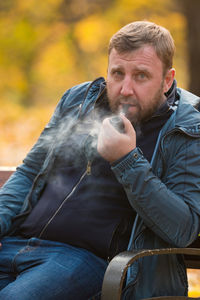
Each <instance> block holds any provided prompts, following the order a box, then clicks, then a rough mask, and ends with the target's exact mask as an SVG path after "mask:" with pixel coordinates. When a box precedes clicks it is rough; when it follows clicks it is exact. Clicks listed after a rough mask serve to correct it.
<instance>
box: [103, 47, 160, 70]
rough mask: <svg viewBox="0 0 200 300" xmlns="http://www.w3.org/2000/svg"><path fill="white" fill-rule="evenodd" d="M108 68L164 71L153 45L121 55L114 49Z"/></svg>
mask: <svg viewBox="0 0 200 300" xmlns="http://www.w3.org/2000/svg"><path fill="white" fill-rule="evenodd" d="M108 68H129V69H130V68H142V69H148V70H156V69H157V70H158V69H160V70H161V71H162V70H163V64H162V61H161V60H160V58H159V57H158V56H157V54H156V51H155V50H154V48H153V46H151V45H144V46H143V47H141V48H139V49H137V50H133V51H128V52H123V53H119V52H117V51H116V50H115V49H114V48H113V49H112V51H111V53H110V55H109V62H108Z"/></svg>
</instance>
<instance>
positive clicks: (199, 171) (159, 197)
mask: <svg viewBox="0 0 200 300" xmlns="http://www.w3.org/2000/svg"><path fill="white" fill-rule="evenodd" d="M199 149H200V140H199V139H190V140H189V141H188V142H186V143H185V146H183V147H182V148H181V147H180V149H178V151H176V153H175V154H174V159H173V163H171V165H170V164H169V165H168V168H167V171H166V174H165V178H164V180H163V181H161V179H159V178H158V177H157V176H156V175H155V174H154V172H153V171H152V167H151V165H150V164H149V162H148V161H147V160H146V159H145V158H144V156H143V154H142V152H141V151H140V149H138V148H136V149H134V150H133V151H132V152H131V153H130V154H129V155H128V156H127V157H125V158H124V160H122V161H121V162H120V163H118V164H117V165H115V166H114V167H112V169H113V172H114V173H115V175H116V177H117V179H118V181H119V182H120V183H121V184H122V185H123V186H124V189H125V191H126V194H127V196H128V199H129V202H130V204H131V205H132V207H133V209H134V210H135V211H136V212H137V213H138V215H139V216H140V217H141V218H142V219H143V221H144V223H145V225H146V226H147V227H149V228H150V229H151V230H152V231H153V232H154V233H155V234H156V235H158V236H159V237H161V238H162V239H163V240H165V241H166V242H168V243H170V244H172V245H174V246H177V247H185V246H187V245H189V244H191V243H192V242H193V241H194V240H195V239H196V238H197V235H198V233H199V230H200V228H199V224H200V167H199V166H200V155H199Z"/></svg>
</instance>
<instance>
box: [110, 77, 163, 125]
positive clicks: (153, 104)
mask: <svg viewBox="0 0 200 300" xmlns="http://www.w3.org/2000/svg"><path fill="white" fill-rule="evenodd" d="M163 85H164V81H162V84H161V86H160V88H159V89H158V90H157V92H156V93H155V95H154V96H153V97H152V98H151V99H149V105H148V106H146V107H145V109H143V108H142V107H141V105H140V102H139V100H137V99H136V98H133V97H125V96H122V95H120V96H119V97H117V99H115V101H112V99H111V97H110V96H109V92H108V91H107V99H108V103H109V106H110V109H111V111H112V113H114V114H119V113H120V112H122V113H124V115H125V116H126V118H127V119H129V121H130V122H131V123H132V125H133V126H134V128H135V129H136V128H137V131H138V130H139V128H140V125H141V124H142V123H143V122H145V121H147V120H148V119H150V118H151V117H152V116H153V115H154V113H155V112H156V111H157V110H158V108H159V107H160V106H161V105H162V103H163V97H164V94H163ZM131 106H134V107H135V108H136V110H135V112H134V113H131V112H130V111H129V109H128V107H130V108H131ZM139 131H140V130H139Z"/></svg>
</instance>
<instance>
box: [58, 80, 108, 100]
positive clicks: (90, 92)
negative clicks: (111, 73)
mask: <svg viewBox="0 0 200 300" xmlns="http://www.w3.org/2000/svg"><path fill="white" fill-rule="evenodd" d="M104 81H105V79H104V78H103V77H99V78H97V79H95V80H93V81H87V82H83V83H81V84H78V85H75V86H73V87H72V88H70V89H68V90H67V91H66V92H65V93H64V94H63V96H62V98H61V101H62V106H65V105H67V106H70V105H72V106H73V105H80V104H81V103H83V102H84V101H86V102H87V101H89V102H90V101H91V98H92V97H96V95H97V94H98V92H99V90H100V86H101V84H102V83H103V82H104Z"/></svg>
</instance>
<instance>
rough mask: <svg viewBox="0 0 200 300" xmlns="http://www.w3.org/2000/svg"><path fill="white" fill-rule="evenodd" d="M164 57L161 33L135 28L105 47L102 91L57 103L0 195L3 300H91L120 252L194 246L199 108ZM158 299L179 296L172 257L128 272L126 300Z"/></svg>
mask: <svg viewBox="0 0 200 300" xmlns="http://www.w3.org/2000/svg"><path fill="white" fill-rule="evenodd" d="M173 54H174V43H173V39H172V37H171V35H170V33H169V32H168V31H167V30H166V29H165V28H163V27H160V26H158V25H156V24H154V23H151V22H143V21H142V22H133V23H131V24H128V25H127V26H125V27H123V28H122V29H121V30H119V31H118V32H117V33H116V34H115V35H114V36H113V37H112V38H111V40H110V45H109V62H108V73H107V79H106V82H105V81H104V79H103V78H98V79H96V80H95V81H93V82H92V83H83V84H80V85H78V86H75V87H73V88H71V89H70V90H68V91H67V92H66V93H65V94H64V95H63V97H62V99H61V101H60V102H59V104H58V106H57V108H56V111H55V113H54V115H53V117H52V119H51V120H50V122H49V124H48V125H47V126H46V127H45V129H44V131H43V133H42V134H41V136H40V138H39V140H38V141H37V143H36V145H35V146H34V147H33V148H32V150H31V151H30V152H29V154H28V155H27V157H26V158H25V159H24V161H23V164H22V165H21V166H19V167H18V168H17V171H16V172H15V173H14V175H13V176H12V177H11V178H10V179H9V181H8V182H7V183H6V184H5V185H4V187H3V188H2V190H1V194H0V212H1V213H0V217H1V219H0V220H1V236H2V239H1V243H2V249H1V252H0V289H1V291H0V298H1V299H9V300H10V299H22V300H25V299H26V300H27V299H98V297H99V295H100V292H101V285H102V280H103V275H104V272H105V269H106V267H107V264H108V261H109V260H110V259H111V258H112V257H113V256H114V255H116V254H117V253H119V252H120V251H123V250H126V249H127V248H128V249H140V248H148V249H149V248H162V247H171V246H176V247H185V246H187V245H189V244H190V243H192V242H193V241H194V240H195V239H196V238H197V235H198V232H199V224H200V222H199V221H200V218H199V215H200V197H199V195H200V192H199V191H200V176H199V175H200V171H199V170H200V169H199V164H200V155H199V146H200V114H199V112H198V110H197V109H195V107H193V106H192V104H191V103H195V104H197V103H198V101H199V99H198V97H196V96H194V95H192V94H190V93H189V92H187V91H185V90H182V89H178V88H177V87H176V82H175V80H174V75H175V71H174V69H173V68H172V60H173ZM119 114H120V118H121V120H122V122H123V126H122V127H123V131H121V132H119V131H118V130H117V129H116V128H115V127H114V126H113V125H112V120H111V118H110V117H112V116H115V115H119ZM167 295H180V296H181V295H187V276H186V272H185V267H184V263H183V261H182V258H181V257H179V256H176V255H171V256H163V257H153V258H152V257H151V258H145V259H142V260H141V262H140V263H139V264H134V265H133V266H132V267H131V268H130V270H129V273H128V277H127V285H126V287H125V288H124V291H123V297H124V299H142V298H147V297H151V296H167Z"/></svg>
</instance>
